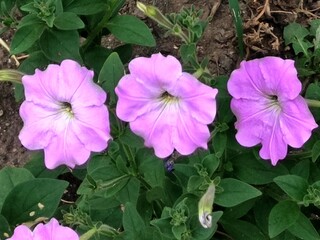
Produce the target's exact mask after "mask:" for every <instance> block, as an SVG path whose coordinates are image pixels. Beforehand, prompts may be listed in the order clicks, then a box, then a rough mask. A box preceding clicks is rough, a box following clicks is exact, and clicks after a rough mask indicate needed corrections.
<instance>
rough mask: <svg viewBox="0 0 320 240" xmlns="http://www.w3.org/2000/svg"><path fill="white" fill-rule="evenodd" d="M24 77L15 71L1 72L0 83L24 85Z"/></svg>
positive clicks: (6, 70) (5, 70)
mask: <svg viewBox="0 0 320 240" xmlns="http://www.w3.org/2000/svg"><path fill="white" fill-rule="evenodd" d="M22 77H23V73H21V72H19V71H16V70H13V69H4V70H0V81H9V82H13V83H20V84H22V81H21V79H22Z"/></svg>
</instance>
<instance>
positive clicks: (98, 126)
mask: <svg viewBox="0 0 320 240" xmlns="http://www.w3.org/2000/svg"><path fill="white" fill-rule="evenodd" d="M74 113H75V119H74V121H73V122H72V124H71V128H72V131H73V132H74V133H75V134H76V136H77V137H78V138H79V140H80V141H81V142H82V143H83V144H84V146H85V147H86V149H87V150H90V151H94V152H100V151H102V150H104V149H105V148H106V147H107V146H108V141H109V140H110V139H111V136H110V124H109V113H108V109H107V107H106V106H105V105H102V106H99V107H85V108H79V109H77V110H76V111H75V112H74Z"/></svg>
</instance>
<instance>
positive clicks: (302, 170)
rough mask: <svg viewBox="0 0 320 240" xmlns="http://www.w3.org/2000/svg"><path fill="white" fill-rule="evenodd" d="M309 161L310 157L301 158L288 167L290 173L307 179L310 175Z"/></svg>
mask: <svg viewBox="0 0 320 240" xmlns="http://www.w3.org/2000/svg"><path fill="white" fill-rule="evenodd" d="M310 163H311V162H310V159H305V160H301V161H299V162H297V164H296V165H294V166H293V167H292V168H291V169H290V173H291V174H292V175H297V176H300V177H302V178H304V179H306V180H307V179H309V176H310Z"/></svg>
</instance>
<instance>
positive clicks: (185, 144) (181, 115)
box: [172, 109, 210, 155]
mask: <svg viewBox="0 0 320 240" xmlns="http://www.w3.org/2000/svg"><path fill="white" fill-rule="evenodd" d="M177 111H178V118H177V123H176V129H175V131H174V134H173V136H172V141H173V146H174V147H175V149H177V151H178V152H179V153H181V154H182V155H189V154H191V153H193V152H194V151H195V150H196V149H197V148H198V147H202V148H204V149H207V147H208V146H207V142H208V140H209V138H210V131H209V128H208V126H207V125H206V124H203V123H199V122H198V121H197V120H196V119H195V118H193V117H192V116H190V115H189V113H188V112H183V111H182V110H180V109H177Z"/></svg>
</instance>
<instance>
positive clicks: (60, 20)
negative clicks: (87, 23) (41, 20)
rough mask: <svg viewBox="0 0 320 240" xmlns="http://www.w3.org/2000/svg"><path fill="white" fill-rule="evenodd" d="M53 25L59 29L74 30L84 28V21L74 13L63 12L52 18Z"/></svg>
mask: <svg viewBox="0 0 320 240" xmlns="http://www.w3.org/2000/svg"><path fill="white" fill-rule="evenodd" d="M53 24H54V26H56V28H58V29H60V30H75V29H81V28H84V23H83V22H82V20H81V18H79V17H78V16H77V15H76V14H75V13H72V12H64V13H62V14H60V15H58V16H56V18H55V19H54V22H53Z"/></svg>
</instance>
